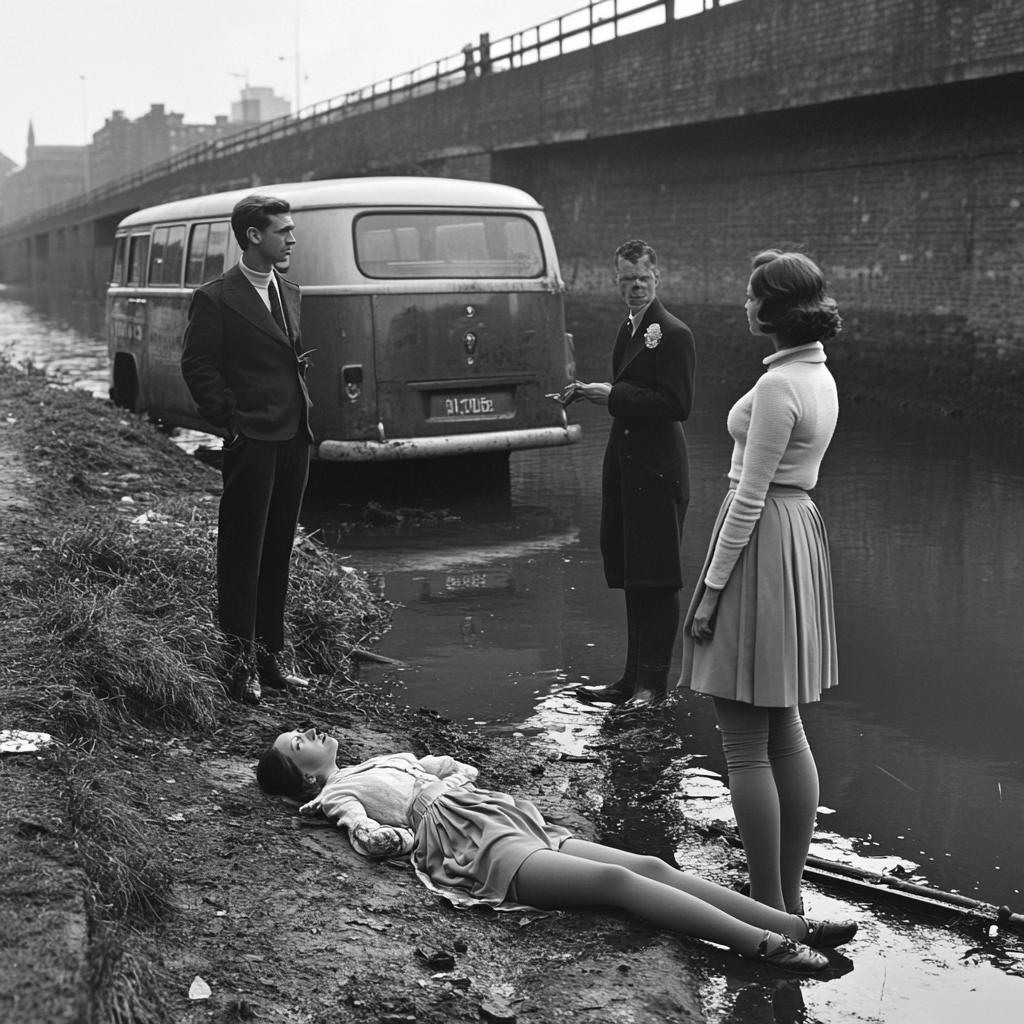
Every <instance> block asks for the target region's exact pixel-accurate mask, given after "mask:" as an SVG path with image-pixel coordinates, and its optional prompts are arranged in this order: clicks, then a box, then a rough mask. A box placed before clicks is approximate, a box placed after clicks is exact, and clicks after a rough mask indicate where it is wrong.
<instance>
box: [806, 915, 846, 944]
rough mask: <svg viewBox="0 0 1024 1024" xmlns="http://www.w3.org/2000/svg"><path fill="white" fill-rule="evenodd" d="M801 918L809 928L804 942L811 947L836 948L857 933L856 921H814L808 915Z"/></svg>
mask: <svg viewBox="0 0 1024 1024" xmlns="http://www.w3.org/2000/svg"><path fill="white" fill-rule="evenodd" d="M798 916H799V915H798ZM800 920H801V921H803V923H804V925H805V926H806V928H807V934H806V935H805V936H804V937H803V944H804V945H805V946H810V947H811V949H834V948H835V947H836V946H841V945H843V943H844V942H849V941H850V939H852V938H853V937H854V935H856V934H857V922H856V921H812V920H811V919H810V918H807V917H800Z"/></svg>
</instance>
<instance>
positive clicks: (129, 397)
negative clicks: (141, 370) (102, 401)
mask: <svg viewBox="0 0 1024 1024" xmlns="http://www.w3.org/2000/svg"><path fill="white" fill-rule="evenodd" d="M110 400H111V401H112V402H113V403H114V405H116V406H118V407H119V408H121V409H127V410H128V411H129V412H138V411H139V377H138V374H137V373H136V372H135V362H134V360H132V358H131V357H130V356H125V355H119V356H117V357H116V358H115V359H114V386H113V387H112V388H111V389H110Z"/></svg>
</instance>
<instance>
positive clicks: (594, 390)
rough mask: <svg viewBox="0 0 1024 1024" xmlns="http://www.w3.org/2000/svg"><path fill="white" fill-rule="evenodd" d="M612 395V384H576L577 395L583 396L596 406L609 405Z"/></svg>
mask: <svg viewBox="0 0 1024 1024" xmlns="http://www.w3.org/2000/svg"><path fill="white" fill-rule="evenodd" d="M611 393H612V386H611V384H581V383H580V382H579V381H577V382H576V394H578V395H582V396H583V397H584V398H585V399H586V400H587V401H588V402H593V403H594V405H607V404H608V396H609V395H610V394H611Z"/></svg>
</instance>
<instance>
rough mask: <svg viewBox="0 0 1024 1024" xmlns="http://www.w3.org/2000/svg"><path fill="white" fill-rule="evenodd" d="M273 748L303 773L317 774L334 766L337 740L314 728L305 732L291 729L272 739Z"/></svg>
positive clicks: (336, 754)
mask: <svg viewBox="0 0 1024 1024" xmlns="http://www.w3.org/2000/svg"><path fill="white" fill-rule="evenodd" d="M274 749H275V750H278V751H280V752H281V753H282V754H284V756H285V757H287V758H288V760H289V761H291V762H292V764H294V765H295V767H296V768H298V769H299V771H300V772H302V774H303V775H318V774H322V773H323V772H328V771H331V770H332V769H333V768H334V767H335V758H336V757H337V756H338V741H337V740H336V739H335V738H334V737H333V736H328V735H327V733H325V732H317V731H316V729H308V730H307V731H306V732H300V731H299V730H298V729H293V730H292V731H291V732H283V733H281V735H280V736H278V737H277V739H276V740H274Z"/></svg>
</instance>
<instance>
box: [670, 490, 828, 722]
mask: <svg viewBox="0 0 1024 1024" xmlns="http://www.w3.org/2000/svg"><path fill="white" fill-rule="evenodd" d="M735 494H736V492H735V490H730V491H729V493H728V494H727V495H726V496H725V500H724V501H723V502H722V507H721V509H720V510H719V513H718V519H717V520H716V522H715V528H714V530H713V531H712V535H711V544H710V546H709V548H708V554H707V558H706V559H705V561H704V568H703V570H702V571H701V574H700V582H699V583H698V585H697V589H696V591H695V592H694V595H693V600H692V601H691V602H690V608H689V611H688V612H687V614H686V619H685V621H684V624H683V630H682V633H683V669H682V673H681V675H680V677H679V685H680V686H683V687H689V688H690V689H691V690H695V691H697V692H698V693H706V694H710V695H712V696H715V697H724V698H727V699H728V700H738V701H743V702H745V703H747V704H756V705H758V706H760V707H792V706H793V705H794V704H806V703H809V702H811V701H816V700H819V699H820V698H821V694H822V691H824V690H827V689H829V688H830V687H833V686H836V685H838V683H839V669H838V660H837V657H836V626H835V613H834V611H833V606H832V571H831V568H830V566H829V554H828V537H827V535H826V532H825V524H824V523H823V522H822V519H821V514H820V513H819V512H818V509H817V506H815V504H814V502H813V501H812V500H811V498H810V496H809V495H808V494H807V492H806V491H802V490H800V489H799V488H796V487H783V486H779V485H776V484H772V485H771V486H770V487H769V489H768V494H767V496H766V497H765V506H764V511H763V512H762V514H761V518H760V519H759V520H758V522H757V523H756V525H755V526H754V530H753V533H752V534H751V537H750V541H749V543H748V544H747V546H746V547H745V548H744V549H743V551H742V552H741V553H740V557H739V559H738V561H737V562H736V566H735V568H734V569H733V571H732V575H731V576H730V577H729V581H728V583H727V584H726V585H725V589H724V590H723V591H722V595H721V597H720V598H719V601H718V609H717V611H716V613H715V620H714V623H713V626H714V636H713V637H712V638H711V639H710V640H705V641H704V642H703V643H699V644H698V643H697V642H696V641H695V640H694V639H693V634H692V633H691V626H692V625H693V617H694V614H695V612H696V610H697V606H698V605H699V604H700V601H701V598H702V597H703V596H704V591H705V589H706V587H705V584H704V578H705V576H706V575H707V572H708V569H709V567H710V565H711V558H712V555H713V554H714V550H715V544H716V542H717V540H718V535H719V533H720V531H721V529H722V524H723V523H724V521H725V516H726V513H727V512H728V511H729V506H730V505H731V504H732V501H733V498H734V497H735Z"/></svg>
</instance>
